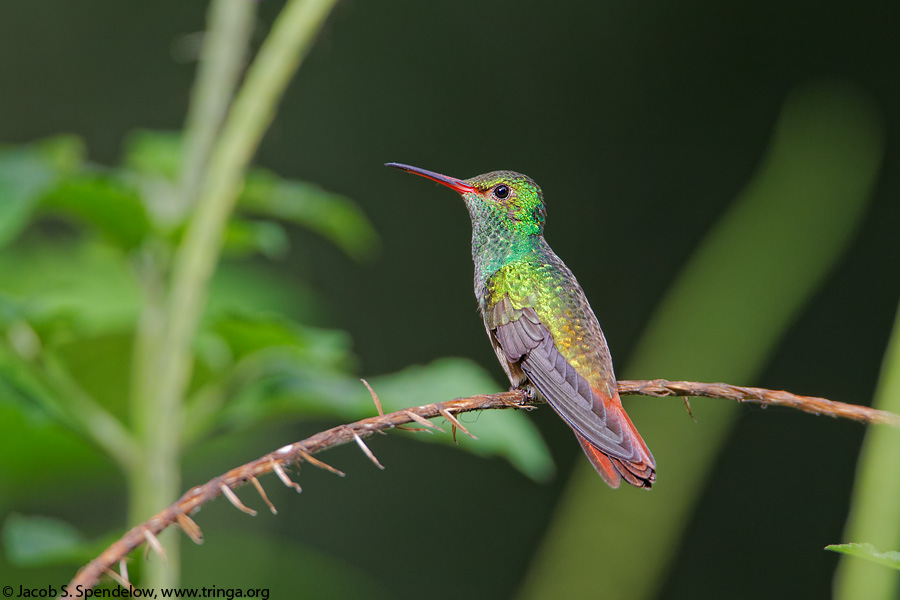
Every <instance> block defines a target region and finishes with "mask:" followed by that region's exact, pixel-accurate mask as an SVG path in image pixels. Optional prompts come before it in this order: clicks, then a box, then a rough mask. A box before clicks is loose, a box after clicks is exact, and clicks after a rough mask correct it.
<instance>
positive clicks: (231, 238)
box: [224, 217, 290, 258]
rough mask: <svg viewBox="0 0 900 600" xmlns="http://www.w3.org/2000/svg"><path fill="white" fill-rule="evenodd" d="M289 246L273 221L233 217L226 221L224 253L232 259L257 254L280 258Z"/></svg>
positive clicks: (283, 232)
mask: <svg viewBox="0 0 900 600" xmlns="http://www.w3.org/2000/svg"><path fill="white" fill-rule="evenodd" d="M289 244H290V243H289V241H288V237H287V233H285V231H284V228H283V227H282V226H281V225H279V224H278V223H276V222H274V221H251V220H249V219H241V218H238V217H235V218H232V219H231V220H230V221H228V226H227V227H226V229H225V239H224V251H225V253H226V254H228V255H230V256H232V257H235V256H238V257H240V256H249V255H252V254H256V253H259V254H262V255H263V256H266V257H268V258H280V257H283V256H284V255H285V254H287V250H288V246H289Z"/></svg>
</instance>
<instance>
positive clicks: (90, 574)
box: [68, 379, 900, 589]
mask: <svg viewBox="0 0 900 600" xmlns="http://www.w3.org/2000/svg"><path fill="white" fill-rule="evenodd" d="M618 386H619V393H620V394H622V395H623V396H624V395H644V396H704V397H708V398H723V399H727V400H736V401H738V402H756V403H759V404H762V405H781V406H790V407H792V408H796V409H799V410H802V411H804V412H808V413H812V414H816V415H827V416H830V417H835V418H843V419H852V420H854V421H860V422H863V423H883V424H887V425H891V426H894V427H900V415H896V414H894V413H890V412H887V411H883V410H876V409H873V408H868V407H865V406H856V405H852V404H844V403H841V402H833V401H831V400H825V399H824V398H812V397H808V396H797V395H794V394H791V393H788V392H783V391H776V390H765V389H760V388H747V387H739V386H734V385H728V384H725V383H697V382H691V381H666V380H664V379H654V380H651V381H619V382H618ZM536 403H537V401H536V400H534V399H533V398H530V397H529V395H528V394H526V393H525V392H522V391H510V392H503V393H500V394H484V395H479V396H470V397H468V398H458V399H456V400H449V401H447V402H440V403H437V404H427V405H424V406H417V407H414V408H409V409H403V410H399V411H396V412H392V413H388V414H381V415H379V416H377V417H371V418H368V419H363V420H361V421H357V422H355V423H350V424H348V425H339V426H337V427H333V428H331V429H328V430H326V431H322V432H320V433H317V434H315V435H313V436H312V437H309V438H307V439H305V440H303V441H300V442H295V443H293V444H288V445H287V446H284V447H282V448H279V449H278V450H275V451H274V452H270V453H269V454H266V455H265V456H263V457H261V458H258V459H256V460H254V461H252V462H249V463H246V464H244V465H241V466H239V467H235V468H234V469H231V470H230V471H228V472H227V473H224V474H223V475H220V476H218V477H215V478H213V479H211V480H210V481H208V482H206V483H204V484H203V485H200V486H197V487H195V488H193V489H191V490H189V491H188V492H187V493H185V494H184V495H183V496H182V497H181V498H179V499H178V500H177V501H176V502H175V503H174V504H172V505H170V506H169V507H168V508H165V509H164V510H162V511H160V512H159V513H157V514H156V515H154V516H153V517H152V518H150V519H149V520H147V521H145V522H144V523H141V524H139V525H136V526H135V527H133V528H131V530H129V531H128V532H127V533H126V534H125V535H123V536H122V537H121V538H119V540H117V541H116V542H114V543H113V544H112V545H111V546H110V547H109V548H107V549H106V550H104V551H103V553H102V554H100V556H98V557H97V558H95V559H94V560H92V561H91V562H89V563H88V564H87V565H85V566H84V567H83V568H81V569H80V570H79V571H78V573H77V574H76V575H75V578H74V579H72V581H71V583H70V584H69V587H68V589H86V588H92V587H93V586H94V585H96V583H97V581H98V580H99V578H100V577H101V576H102V575H103V574H104V573H109V572H110V571H111V569H112V567H113V565H116V564H117V563H119V562H120V561H121V560H122V559H124V557H125V556H126V555H127V554H128V553H129V552H131V551H132V550H134V549H135V548H137V547H139V546H140V545H141V544H143V543H145V542H148V540H150V541H156V536H157V535H158V534H159V533H160V532H161V531H163V530H164V529H166V528H167V527H169V526H170V525H172V524H178V525H180V526H181V527H182V528H187V530H188V531H186V533H187V534H188V536H189V537H190V538H191V539H192V540H194V541H195V542H197V543H200V542H202V539H203V538H202V535H201V532H200V528H199V527H197V525H196V524H195V523H194V522H193V521H192V520H191V519H190V517H189V516H188V515H190V514H191V513H192V512H194V511H195V510H197V509H198V508H199V507H200V506H202V505H203V504H205V503H207V502H209V501H210V500H212V499H214V498H216V497H217V496H220V495H223V493H225V494H227V497H228V499H229V500H230V501H231V502H232V504H234V505H235V506H236V507H238V508H239V509H241V510H243V511H245V512H248V511H250V509H248V508H247V507H246V506H244V505H243V504H242V503H241V502H240V500H239V499H238V498H237V496H236V495H235V494H234V493H233V492H232V490H234V489H236V488H238V487H240V486H242V485H244V484H245V483H247V482H252V483H253V484H254V487H256V489H257V491H259V490H261V487H260V486H259V484H258V481H256V477H258V476H260V475H264V474H266V473H271V472H273V471H274V472H275V474H276V475H277V476H278V477H279V479H281V481H282V482H283V483H284V484H285V485H286V486H288V487H293V488H294V489H296V490H297V491H298V492H299V491H300V486H299V485H298V484H296V483H295V482H293V481H291V480H290V478H289V477H288V475H287V473H286V472H285V470H284V467H289V466H291V465H293V464H294V463H298V462H308V463H309V464H312V465H315V466H318V467H320V468H325V469H327V470H329V471H332V472H334V473H336V474H338V475H341V476H343V473H341V472H340V471H338V470H337V469H333V468H332V467H330V466H328V465H326V464H325V463H323V462H321V461H320V460H318V459H314V458H313V457H312V455H313V454H315V453H317V452H321V451H323V450H326V449H328V448H332V447H334V446H339V445H341V444H346V443H347V442H351V441H357V443H359V444H360V447H361V448H364V449H365V450H368V447H366V446H365V444H363V442H362V439H363V438H367V437H371V436H372V435H374V434H376V433H380V432H384V431H386V430H388V429H395V428H398V427H400V426H402V425H405V424H407V423H411V422H415V423H418V424H421V425H427V426H429V427H433V425H432V424H431V423H429V422H428V421H425V419H431V418H434V417H441V416H443V417H444V418H447V419H448V420H449V421H451V425H452V427H454V429H455V428H456V427H459V428H460V429H461V430H463V431H464V432H465V429H464V428H463V427H462V425H461V424H460V423H459V421H458V420H456V419H455V418H454V417H453V415H457V414H461V413H465V412H471V411H476V410H489V409H498V408H531V407H532V406H533V405H534V404H536ZM379 412H381V411H380V410H379ZM466 433H468V432H466ZM470 435H471V434H470ZM366 454H367V456H369V458H370V459H371V460H372V461H373V462H374V463H375V464H376V465H378V466H379V467H380V466H381V465H380V463H378V460H377V459H376V458H375V456H374V454H371V451H369V452H367V453H366ZM382 468H383V467H382ZM226 490H227V492H226ZM263 498H264V500H265V502H266V504H268V506H269V508H270V509H271V510H272V512H275V509H274V507H273V506H272V505H271V503H269V501H268V499H267V498H265V496H264V495H263ZM156 544H158V541H156ZM160 550H161V548H159V549H157V551H160ZM78 585H81V586H84V588H77V587H75V586H78Z"/></svg>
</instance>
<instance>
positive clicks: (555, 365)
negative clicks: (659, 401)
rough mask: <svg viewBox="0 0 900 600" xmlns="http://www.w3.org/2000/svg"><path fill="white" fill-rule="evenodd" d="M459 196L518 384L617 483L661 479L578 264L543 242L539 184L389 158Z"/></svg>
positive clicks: (483, 308)
mask: <svg viewBox="0 0 900 600" xmlns="http://www.w3.org/2000/svg"><path fill="white" fill-rule="evenodd" d="M386 166H388V167H394V168H397V169H401V170H403V171H407V172H409V173H414V174H416V175H420V176H422V177H426V178H428V179H431V180H433V181H436V182H438V183H440V184H441V185H444V186H446V187H448V188H450V189H452V190H454V191H456V192H457V193H459V194H460V195H461V196H462V198H463V201H464V202H465V204H466V208H467V209H468V210H469V216H470V217H471V220H472V259H473V261H474V262H475V297H476V298H477V300H478V308H479V310H480V312H481V316H482V318H483V319H484V328H485V330H486V331H487V334H488V337H489V338H490V341H491V345H492V346H493V348H494V352H495V353H496V354H497V359H498V360H499V361H500V365H501V366H502V367H503V370H504V371H505V372H506V375H507V377H509V382H510V384H511V385H512V388H513V389H523V390H525V391H528V392H529V393H532V394H535V395H536V396H538V397H539V398H543V399H544V400H545V401H546V402H547V403H548V404H549V405H550V406H551V407H552V408H553V410H555V411H556V413H557V414H558V415H559V416H560V417H562V418H563V420H564V421H565V422H566V423H567V424H568V425H569V427H571V428H572V431H573V432H574V433H575V437H576V438H577V439H578V443H579V444H581V448H582V450H584V453H585V454H586V455H587V457H588V459H589V460H590V461H591V464H592V465H593V466H594V468H595V469H596V470H597V473H599V474H600V476H601V477H602V478H603V480H604V481H606V483H607V484H609V486H610V487H613V488H617V487H619V485H620V484H621V482H622V479H624V480H625V481H627V482H628V483H630V484H631V485H634V486H636V487H640V488H649V487H650V486H651V485H653V483H654V482H655V481H656V461H655V460H654V459H653V455H652V454H651V453H650V450H649V449H648V448H647V444H645V443H644V440H643V439H642V438H641V435H640V434H639V433H638V431H637V429H636V428H635V426H634V424H633V423H632V422H631V419H630V418H629V417H628V415H627V414H626V413H625V409H624V408H623V407H622V400H621V399H620V398H619V392H618V389H617V386H616V377H615V374H614V373H613V365H612V358H611V357H610V354H609V348H608V347H607V344H606V338H605V337H604V336H603V331H602V330H601V329H600V324H599V322H598V321H597V317H596V316H595V315H594V311H593V310H591V306H590V304H589V303H588V300H587V298H586V297H585V295H584V291H583V290H582V289H581V286H580V285H579V284H578V281H577V280H576V279H575V276H574V275H573V274H572V271H570V270H569V268H568V267H567V266H566V265H565V263H563V261H562V260H560V258H559V257H558V256H557V255H556V253H555V252H553V250H552V249H551V248H550V246H549V245H548V244H547V242H546V240H545V239H544V221H545V219H546V214H547V211H546V207H545V206H544V196H543V193H542V192H541V188H540V187H538V185H537V184H536V183H535V182H534V181H533V180H532V179H531V178H529V177H527V176H525V175H522V174H520V173H515V172H513V171H494V172H491V173H486V174H484V175H478V176H477V177H472V178H471V179H456V178H454V177H448V176H446V175H441V174H440V173H435V172H434V171H428V170H426V169H421V168H419V167H412V166H410V165H404V164H400V163H386Z"/></svg>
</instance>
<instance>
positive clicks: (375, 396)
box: [360, 378, 384, 417]
mask: <svg viewBox="0 0 900 600" xmlns="http://www.w3.org/2000/svg"><path fill="white" fill-rule="evenodd" d="M360 381H362V382H363V385H365V386H366V387H367V388H368V389H369V394H371V396H372V402H374V403H375V408H376V409H378V416H379V417H383V416H384V409H383V408H381V400H379V399H378V394H376V393H375V390H373V389H372V386H371V385H369V382H368V381H366V380H365V379H362V378H360Z"/></svg>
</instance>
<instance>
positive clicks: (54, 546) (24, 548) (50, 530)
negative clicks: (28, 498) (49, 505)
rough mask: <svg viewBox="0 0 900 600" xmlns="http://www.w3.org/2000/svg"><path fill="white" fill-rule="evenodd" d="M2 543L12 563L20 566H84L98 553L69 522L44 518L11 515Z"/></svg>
mask: <svg viewBox="0 0 900 600" xmlns="http://www.w3.org/2000/svg"><path fill="white" fill-rule="evenodd" d="M2 540H3V547H4V550H5V551H6V556H7V558H8V559H9V562H10V563H12V564H13V565H15V566H17V567H37V566H44V565H54V564H67V563H80V562H83V561H85V560H90V559H91V558H93V556H94V554H95V553H96V551H97V549H96V545H94V544H91V543H89V542H88V541H87V540H86V539H85V538H84V537H83V536H82V535H81V533H80V532H79V531H78V530H77V529H75V528H74V527H73V526H72V525H70V524H69V523H66V522H65V521H62V520H60V519H54V518H51V517H45V516H40V515H34V516H23V515H20V514H16V513H13V514H10V515H9V516H8V517H7V518H6V522H5V523H4V524H3V533H2Z"/></svg>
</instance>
